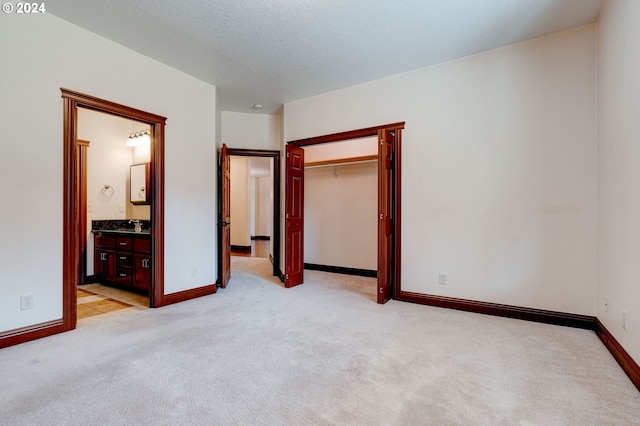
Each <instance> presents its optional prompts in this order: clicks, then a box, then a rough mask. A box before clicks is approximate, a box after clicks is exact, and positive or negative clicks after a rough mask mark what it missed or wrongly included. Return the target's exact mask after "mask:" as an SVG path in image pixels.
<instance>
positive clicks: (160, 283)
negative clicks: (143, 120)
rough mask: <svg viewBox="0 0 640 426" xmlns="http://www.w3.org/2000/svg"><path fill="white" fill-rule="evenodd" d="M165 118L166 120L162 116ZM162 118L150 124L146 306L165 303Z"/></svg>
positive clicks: (157, 305)
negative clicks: (148, 240) (149, 277)
mask: <svg viewBox="0 0 640 426" xmlns="http://www.w3.org/2000/svg"><path fill="white" fill-rule="evenodd" d="M164 120H165V121H166V119H164ZM165 121H162V122H160V121H158V122H155V123H153V125H151V161H150V163H149V169H150V171H149V173H150V175H151V177H150V180H151V191H150V192H149V191H148V192H147V193H148V194H150V197H151V200H150V201H151V206H150V211H151V291H150V292H149V306H150V307H151V308H157V307H160V306H164V305H167V304H168V303H166V302H165V300H164V297H165V295H164V168H165V156H164V126H165Z"/></svg>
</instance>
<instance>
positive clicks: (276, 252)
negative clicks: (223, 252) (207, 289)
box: [218, 148, 282, 281]
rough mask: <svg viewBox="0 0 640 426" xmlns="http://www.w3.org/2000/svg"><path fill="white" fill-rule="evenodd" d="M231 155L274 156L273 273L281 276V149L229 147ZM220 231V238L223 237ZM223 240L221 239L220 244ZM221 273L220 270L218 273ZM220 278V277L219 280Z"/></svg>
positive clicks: (219, 197)
mask: <svg viewBox="0 0 640 426" xmlns="http://www.w3.org/2000/svg"><path fill="white" fill-rule="evenodd" d="M227 152H228V153H229V155H236V156H240V157H268V158H273V225H272V226H273V227H272V229H273V232H272V234H271V235H272V237H273V260H272V262H271V263H272V264H273V270H272V274H273V276H275V277H280V276H281V275H282V272H281V271H280V247H281V244H282V242H281V235H280V197H281V195H280V187H281V180H282V179H281V166H282V164H281V160H280V151H274V150H269V149H242V148H227ZM221 199H222V194H218V202H219V203H220V202H221ZM221 237H222V236H221V234H220V233H219V235H218V239H219V240H220V239H221ZM220 244H221V241H219V245H220ZM221 262H222V258H221V257H219V258H218V271H221V269H222V263H221ZM218 274H220V272H219V273H218ZM219 280H220V278H218V281H219Z"/></svg>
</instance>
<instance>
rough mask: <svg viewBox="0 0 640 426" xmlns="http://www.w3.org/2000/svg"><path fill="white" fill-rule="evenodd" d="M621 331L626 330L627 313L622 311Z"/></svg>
mask: <svg viewBox="0 0 640 426" xmlns="http://www.w3.org/2000/svg"><path fill="white" fill-rule="evenodd" d="M622 329H623V330H626V329H627V311H622Z"/></svg>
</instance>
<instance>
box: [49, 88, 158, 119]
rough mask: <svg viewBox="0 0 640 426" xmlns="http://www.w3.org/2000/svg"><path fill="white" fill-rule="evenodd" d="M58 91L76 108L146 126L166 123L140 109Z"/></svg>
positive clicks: (81, 94)
mask: <svg viewBox="0 0 640 426" xmlns="http://www.w3.org/2000/svg"><path fill="white" fill-rule="evenodd" d="M60 91H61V92H62V97H63V98H65V99H68V100H70V101H72V103H74V104H75V105H76V106H77V107H82V108H87V109H92V110H94V111H100V112H105V113H107V114H111V115H117V116H120V117H123V118H127V119H132V120H139V121H141V122H143V123H147V124H154V123H162V124H163V125H164V124H166V122H167V119H166V117H162V116H160V115H156V114H152V113H150V112H146V111H142V110H140V109H136V108H131V107H128V106H126V105H121V104H118V103H115V102H111V101H107V100H104V99H100V98H97V97H95V96H91V95H87V94H84V93H80V92H76V91H73V90H69V89H65V88H64V87H61V88H60Z"/></svg>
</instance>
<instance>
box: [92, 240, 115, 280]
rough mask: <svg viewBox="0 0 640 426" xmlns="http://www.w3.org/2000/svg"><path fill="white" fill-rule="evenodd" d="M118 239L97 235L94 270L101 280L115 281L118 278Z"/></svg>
mask: <svg viewBox="0 0 640 426" xmlns="http://www.w3.org/2000/svg"><path fill="white" fill-rule="evenodd" d="M115 247H116V239H115V238H114V237H110V236H106V235H96V238H95V250H94V261H93V268H94V274H95V275H96V276H98V277H99V278H100V279H101V280H105V281H114V280H115V277H116V252H115Z"/></svg>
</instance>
